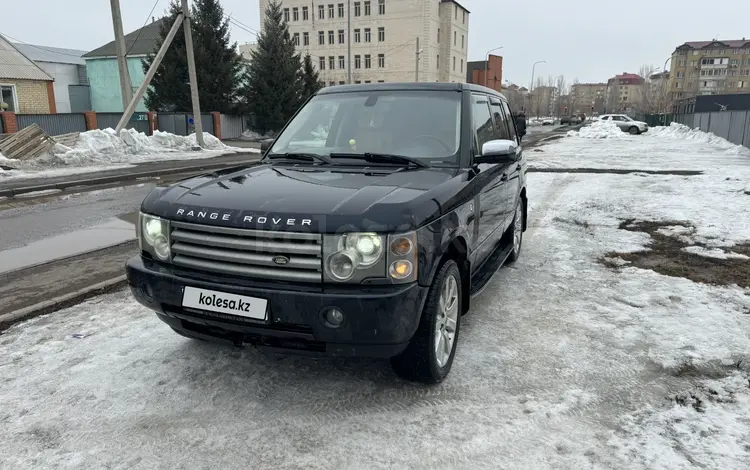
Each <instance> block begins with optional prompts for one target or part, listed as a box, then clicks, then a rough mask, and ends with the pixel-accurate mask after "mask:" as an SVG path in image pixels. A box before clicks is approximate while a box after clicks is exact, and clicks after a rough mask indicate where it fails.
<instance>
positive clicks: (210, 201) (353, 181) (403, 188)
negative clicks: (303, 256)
mask: <svg viewBox="0 0 750 470" xmlns="http://www.w3.org/2000/svg"><path fill="white" fill-rule="evenodd" d="M396 170H397V169H394V168H385V169H384V168H373V167H369V168H362V167H355V168H349V169H345V168H341V167H318V166H312V165H300V166H295V167H291V166H281V165H273V166H272V165H267V164H256V165H253V166H250V167H245V168H243V169H240V170H237V169H233V170H226V171H223V172H220V173H211V174H205V175H201V176H198V177H194V178H191V179H187V180H184V181H181V182H179V183H175V184H172V185H169V186H161V187H157V188H156V189H154V191H153V192H152V193H151V194H149V195H148V196H147V197H146V199H145V200H144V201H143V205H142V210H143V211H144V212H147V213H150V214H153V215H157V216H160V217H164V218H166V219H170V220H178V221H183V222H193V223H200V224H209V225H218V226H228V227H241V228H251V229H261V230H275V231H313V232H319V233H330V232H336V231H339V230H342V229H346V230H350V231H351V230H368V231H378V232H386V231H387V232H393V231H399V230H404V231H405V230H411V229H414V228H416V227H419V226H420V225H422V224H423V223H425V222H427V221H428V220H430V219H433V218H436V217H439V216H440V215H442V214H443V213H445V212H446V211H448V210H450V209H451V207H452V205H453V202H452V201H454V200H455V196H456V192H457V191H460V186H462V185H465V183H466V181H467V180H468V176H467V175H466V172H461V171H458V170H457V169H450V168H447V169H436V168H429V169H409V170H406V169H400V171H396ZM453 186H458V187H459V188H455V187H453ZM451 196H453V197H451Z"/></svg>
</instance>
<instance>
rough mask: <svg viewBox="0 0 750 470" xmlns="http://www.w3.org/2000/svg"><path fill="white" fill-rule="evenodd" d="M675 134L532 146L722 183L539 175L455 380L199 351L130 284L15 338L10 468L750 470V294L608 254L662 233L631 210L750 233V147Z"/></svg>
mask: <svg viewBox="0 0 750 470" xmlns="http://www.w3.org/2000/svg"><path fill="white" fill-rule="evenodd" d="M656 134H658V133H654V134H653V135H644V136H623V137H624V138H622V139H621V138H595V139H586V138H581V137H580V136H578V137H575V136H574V137H568V138H565V139H562V140H560V141H556V142H555V143H552V144H549V145H547V146H545V147H542V148H541V149H542V150H543V151H542V152H529V159H530V160H531V162H530V163H531V165H532V166H533V167H536V168H542V167H555V168H561V167H567V168H581V167H587V168H590V167H599V168H607V167H619V168H623V167H627V168H634V169H646V168H666V169H672V170H675V169H700V170H703V171H704V174H703V175H698V176H689V177H686V176H671V175H647V174H643V173H635V174H630V175H615V174H572V173H531V174H529V186H528V188H529V197H530V204H531V206H530V220H529V230H528V231H527V232H526V234H525V240H524V243H525V244H524V252H523V254H522V257H521V260H520V261H519V262H518V263H517V264H516V265H514V266H513V267H512V268H505V269H502V270H500V271H499V272H498V273H497V274H496V275H495V278H494V279H493V281H492V283H491V284H490V286H489V287H488V288H487V289H486V291H485V292H484V293H483V294H482V295H481V296H480V297H478V298H477V299H475V300H474V302H473V305H472V312H471V313H470V314H469V315H468V316H467V317H464V323H463V325H462V330H461V341H460V344H459V349H458V353H457V356H456V360H455V362H454V365H453V371H452V372H451V375H450V377H449V378H448V380H446V382H444V383H443V384H441V385H439V386H436V387H422V386H416V385H412V384H408V383H404V382H402V381H400V380H398V379H396V378H395V377H394V376H393V374H392V373H391V371H390V369H389V368H388V365H387V363H386V362H383V361H374V360H354V359H352V360H332V359H310V358H301V357H282V356H265V355H262V354H259V353H257V352H256V351H255V350H253V349H244V350H238V349H233V348H230V347H224V346H217V345H213V344H205V343H199V342H193V341H189V340H186V339H183V338H182V337H180V336H177V335H175V334H173V333H172V332H171V330H169V329H168V328H167V327H166V326H165V325H163V324H161V323H160V322H159V321H158V320H157V319H156V318H155V317H154V316H153V315H152V314H150V313H149V312H147V311H146V310H145V309H143V308H141V307H140V306H139V305H137V304H136V303H135V302H133V301H132V300H131V297H130V295H129V294H128V293H126V292H123V293H118V294H114V295H110V296H104V297H100V298H97V299H95V300H93V301H90V302H87V303H85V304H83V305H79V306H77V307H74V308H71V309H67V310H65V311H61V312H58V313H56V314H53V315H51V316H47V317H42V318H38V319H35V320H31V321H29V322H26V323H25V324H22V325H18V326H16V327H14V328H12V329H10V330H9V331H7V332H5V333H4V334H3V335H2V336H0V378H2V380H0V403H2V406H0V442H2V443H3V452H0V467H2V468H14V469H21V468H102V467H116V468H148V469H151V468H175V467H190V468H216V467H217V466H222V467H226V468H259V469H260V468H269V469H271V468H272V469H296V468H307V469H316V468H321V469H322V468H326V469H328V468H342V469H358V468H408V469H422V468H424V469H432V468H460V469H472V470H473V469H482V468H487V469H498V468H509V469H532V468H533V469H535V470H536V469H588V468H592V469H593V468H596V469H600V468H601V469H604V468H614V469H624V468H627V469H684V468H711V469H746V468H748V462H750V419H748V416H750V379H749V377H750V289H747V288H744V289H743V288H740V287H737V286H724V287H719V286H709V285H705V284H699V283H695V282H693V281H690V280H688V279H684V278H680V277H667V276H663V275H660V274H657V273H655V272H653V271H650V270H643V269H638V268H635V267H628V266H627V264H625V266H624V267H623V268H622V269H621V270H615V269H611V268H609V267H605V266H604V265H603V264H601V263H600V262H598V260H599V259H600V258H601V257H602V256H604V255H605V254H607V253H609V252H612V251H619V252H629V251H637V250H641V249H643V247H644V246H645V245H646V244H647V243H648V241H649V236H648V235H646V234H644V233H639V232H632V231H627V230H621V229H619V228H618V225H619V223H620V219H626V218H636V219H644V220H655V221H658V220H666V219H668V220H677V221H686V222H690V223H691V224H692V227H691V228H688V227H680V226H673V227H667V228H664V229H662V231H663V232H664V233H666V234H669V236H674V237H687V239H689V240H695V241H697V240H701V241H702V242H704V243H705V244H707V245H710V246H713V247H716V248H715V249H716V250H722V251H723V250H729V249H730V248H729V247H730V246H731V245H734V244H736V243H739V242H742V241H744V240H748V239H750V195H748V194H745V193H744V191H743V188H744V185H746V184H747V183H746V182H747V181H750V156H744V155H741V153H742V152H741V151H738V150H737V149H733V148H729V147H727V146H725V145H719V144H717V143H716V142H706V141H700V140H696V139H692V140H690V141H687V140H685V139H684V138H676V137H675V136H674V135H673V136H672V137H667V136H666V135H662V136H658V135H656ZM682 137H684V136H682Z"/></svg>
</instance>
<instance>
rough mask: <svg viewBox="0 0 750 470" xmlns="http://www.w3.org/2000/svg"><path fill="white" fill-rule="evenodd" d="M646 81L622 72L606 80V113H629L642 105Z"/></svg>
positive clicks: (636, 75) (638, 76)
mask: <svg viewBox="0 0 750 470" xmlns="http://www.w3.org/2000/svg"><path fill="white" fill-rule="evenodd" d="M645 83H646V79H644V78H643V77H641V76H640V75H638V74H635V73H628V72H623V73H621V74H620V75H616V76H614V77H613V78H610V79H609V80H607V99H606V103H607V106H606V109H607V112H611V113H616V112H629V111H630V110H634V109H639V108H640V106H641V105H642V101H643V100H642V98H643V85H644V84H645Z"/></svg>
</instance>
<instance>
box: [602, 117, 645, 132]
mask: <svg viewBox="0 0 750 470" xmlns="http://www.w3.org/2000/svg"><path fill="white" fill-rule="evenodd" d="M599 120H600V121H612V122H614V123H615V124H617V127H619V128H620V129H622V131H623V132H628V133H630V134H633V135H638V134H642V133H644V132H648V124H646V123H645V122H643V121H636V120H635V119H633V118H631V117H630V116H628V115H626V114H602V115H601V116H599Z"/></svg>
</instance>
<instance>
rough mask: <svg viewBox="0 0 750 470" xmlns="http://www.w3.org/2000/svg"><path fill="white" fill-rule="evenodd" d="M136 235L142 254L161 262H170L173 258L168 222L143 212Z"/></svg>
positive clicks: (139, 218) (139, 217) (140, 215)
mask: <svg viewBox="0 0 750 470" xmlns="http://www.w3.org/2000/svg"><path fill="white" fill-rule="evenodd" d="M136 234H137V236H138V242H139V244H140V248H141V251H142V252H146V253H149V254H150V255H152V256H154V257H155V258H156V259H159V260H161V261H169V259H170V258H171V257H172V253H171V250H170V244H169V221H168V220H164V219H161V218H159V217H155V216H153V215H148V214H144V213H142V212H141V213H140V214H139V216H138V227H137V228H136Z"/></svg>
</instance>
